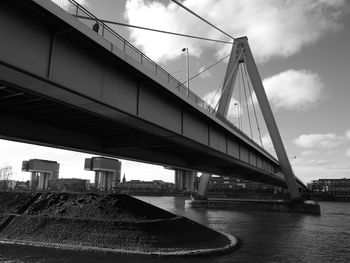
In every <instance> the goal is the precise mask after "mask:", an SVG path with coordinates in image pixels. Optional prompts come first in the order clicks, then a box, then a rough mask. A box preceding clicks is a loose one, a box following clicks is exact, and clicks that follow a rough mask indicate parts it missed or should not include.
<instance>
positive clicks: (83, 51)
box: [0, 0, 304, 198]
mask: <svg viewBox="0 0 350 263" xmlns="http://www.w3.org/2000/svg"><path fill="white" fill-rule="evenodd" d="M67 3H68V4H69V5H68V6H67V7H66V8H65V10H64V9H62V8H61V7H59V6H57V5H56V4H55V3H53V2H51V1H47V0H16V1H1V3H0V7H1V8H0V21H1V25H2V26H1V27H0V33H1V36H2V38H1V41H0V122H1V125H0V137H1V138H4V139H8V140H15V141H21V142H29V143H34V144H40V145H46V146H52V147H58V148H64V149H69V150H79V151H84V152H89V153H94V154H101V155H106V156H112V157H121V158H125V159H129V160H136V161H142V162H146V163H152V164H159V165H164V166H171V167H178V168H184V169H190V170H196V171H201V172H204V173H208V174H217V175H228V176H235V177H239V178H245V179H248V180H253V181H257V182H263V183H267V184H273V185H276V186H281V187H288V188H289V191H290V193H291V197H292V198H299V197H300V194H299V191H298V188H303V187H304V185H303V183H302V182H301V181H300V180H298V179H297V178H295V177H294V174H293V173H292V171H291V167H290V164H289V161H288V158H287V156H286V154H285V150H284V147H283V144H282V141H281V139H280V135H279V132H278V129H277V126H276V124H275V122H274V119H273V115H272V112H271V109H270V107H269V105H268V102H267V99H266V94H265V93H264V91H263V87H262V84H261V80H260V76H259V75H258V71H257V69H256V66H255V63H254V61H253V60H252V55H251V53H250V49H249V45H248V42H247V39H246V38H241V39H237V42H236V44H238V45H234V48H235V49H233V51H232V52H233V54H239V53H240V51H242V52H243V51H244V53H245V55H246V58H248V60H249V59H250V62H249V61H248V60H247V61H246V62H247V63H248V64H249V63H250V64H249V65H250V72H253V73H254V74H255V77H253V79H255V82H256V85H257V86H259V85H260V86H259V88H260V91H261V88H262V91H261V92H262V93H263V94H262V95H264V94H265V100H264V101H263V104H265V110H264V111H265V113H266V114H267V115H266V116H265V115H264V117H265V121H266V120H267V121H268V125H267V126H268V128H269V129H271V130H269V132H270V134H271V135H272V137H273V138H272V140H273V142H274V145H275V148H276V152H277V156H278V159H279V160H277V159H276V158H275V157H273V156H272V155H271V154H270V153H268V152H267V151H266V150H265V149H263V148H262V147H261V146H260V145H258V144H257V143H256V142H255V141H253V140H252V139H251V138H249V137H248V136H247V135H246V134H245V133H243V132H242V131H241V130H239V129H238V128H237V127H236V126H234V125H233V124H231V123H230V122H229V121H228V120H227V119H226V118H225V111H226V110H225V109H221V110H220V107H219V109H218V110H216V109H214V108H212V107H211V106H210V105H208V104H207V103H206V102H204V101H203V100H202V99H201V98H200V97H199V96H197V95H196V94H194V93H193V92H191V91H190V90H188V89H187V88H186V87H185V86H184V85H183V84H182V83H180V82H179V81H178V80H177V79H175V78H174V77H173V76H172V75H171V74H169V73H168V72H166V71H165V70H164V69H163V68H162V67H160V66H159V65H157V64H156V63H154V62H153V61H152V60H151V59H149V58H148V57H147V56H146V55H145V54H143V53H142V52H141V51H139V50H138V49H137V48H135V47H134V46H133V45H131V44H130V43H129V42H128V41H126V40H125V39H123V38H122V37H121V36H119V35H118V34H117V33H116V32H115V31H113V30H112V29H111V28H110V27H109V26H107V25H106V24H105V23H103V22H100V21H99V20H98V19H97V18H96V17H94V16H93V14H91V13H90V12H89V11H88V10H86V9H85V8H84V7H82V6H80V5H78V4H77V3H75V2H74V1H71V0H68V1H67ZM78 16H84V17H90V18H91V19H90V20H86V19H85V20H83V19H78V18H77V17H78ZM95 22H97V23H99V25H100V27H99V32H95V31H94V30H92V25H93V24H94V23H95ZM237 47H239V49H238V50H237ZM231 58H232V55H231ZM240 59H241V57H236V62H234V61H233V62H232V61H231V60H230V63H229V67H228V72H227V74H229V75H230V74H231V73H232V74H234V72H235V70H234V68H233V66H234V64H235V63H238V61H239V60H240ZM230 67H231V69H230ZM254 67H255V68H254ZM227 74H226V75H227ZM259 80H260V83H259ZM227 81H228V82H229V81H230V78H229V79H228V80H227ZM228 90H229V89H228ZM255 92H256V93H258V92H257V90H255ZM258 99H259V98H258ZM259 103H260V104H261V99H259ZM266 103H267V105H266ZM221 104H222V103H221ZM222 105H224V104H222ZM266 107H267V108H266ZM269 110H270V112H269ZM226 112H227V111H226ZM271 118H272V119H271ZM276 146H277V147H276ZM288 165H289V167H288Z"/></svg>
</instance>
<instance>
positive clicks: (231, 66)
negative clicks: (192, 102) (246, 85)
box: [198, 37, 302, 200]
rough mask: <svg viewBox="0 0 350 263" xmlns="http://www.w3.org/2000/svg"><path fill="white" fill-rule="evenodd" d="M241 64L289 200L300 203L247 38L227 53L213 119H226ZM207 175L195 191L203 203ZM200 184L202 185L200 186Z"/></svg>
mask: <svg viewBox="0 0 350 263" xmlns="http://www.w3.org/2000/svg"><path fill="white" fill-rule="evenodd" d="M239 63H245V64H246V68H247V72H248V75H249V78H250V81H251V83H252V86H253V90H254V92H255V95H256V98H257V101H258V103H259V106H260V109H261V112H262V115H263V118H264V121H265V124H266V126H267V129H268V132H269V134H270V137H271V141H272V144H273V146H274V148H275V151H276V155H277V158H278V161H279V163H280V167H281V170H282V172H283V174H284V178H285V180H286V184H287V187H288V190H289V193H290V197H291V199H292V200H300V199H302V197H301V194H300V192H299V189H298V187H297V184H296V180H295V176H294V173H293V170H292V166H291V164H290V162H289V159H288V156H287V153H286V150H285V147H284V145H283V141H282V138H281V135H280V133H279V130H278V127H277V123H276V120H275V118H274V115H273V112H272V110H271V106H270V104H269V101H268V98H267V96H266V92H265V89H264V86H263V84H262V80H261V77H260V74H259V71H258V68H257V66H256V63H255V60H254V57H253V54H252V52H251V49H250V46H249V44H248V38H247V37H241V38H236V39H235V41H234V44H233V47H232V50H231V56H230V60H229V63H228V65H227V69H226V74H225V79H224V83H223V87H222V92H221V97H220V99H219V102H218V110H217V115H221V116H223V117H225V118H227V115H228V109H229V106H230V102H231V98H232V94H233V89H234V86H235V81H236V77H237V71H238V64H239ZM210 178H211V175H209V174H203V175H202V178H201V182H200V185H199V187H198V198H199V199H205V198H206V194H207V188H208V186H209V182H210ZM202 181H203V182H202Z"/></svg>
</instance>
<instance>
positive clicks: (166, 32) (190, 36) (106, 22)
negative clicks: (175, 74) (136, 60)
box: [73, 15, 233, 45]
mask: <svg viewBox="0 0 350 263" xmlns="http://www.w3.org/2000/svg"><path fill="white" fill-rule="evenodd" d="M73 16H75V17H76V18H81V19H87V20H96V19H94V18H91V17H88V16H80V15H73ZM98 21H99V22H102V23H105V24H112V25H118V26H126V27H132V28H137V29H142V30H148V31H153V32H157V33H163V34H169V35H175V36H180V37H188V38H195V39H200V40H206V41H212V42H217V43H224V44H231V45H232V44H233V42H229V41H224V40H218V39H213V38H206V37H199V36H193V35H186V34H181V33H176V32H170V31H164V30H159V29H154V28H148V27H142V26H135V25H130V24H125V23H121V22H115V21H110V20H104V19H98Z"/></svg>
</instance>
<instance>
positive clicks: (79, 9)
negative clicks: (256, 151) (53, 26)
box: [51, 0, 284, 177]
mask: <svg viewBox="0 0 350 263" xmlns="http://www.w3.org/2000/svg"><path fill="white" fill-rule="evenodd" d="M51 1H52V2H54V3H55V4H56V5H58V6H59V7H61V8H62V9H64V10H65V11H66V12H68V13H70V14H71V15H72V16H74V17H75V18H76V19H77V20H79V21H80V22H82V23H83V24H85V25H86V26H88V27H89V28H90V29H91V30H92V29H93V26H94V25H95V24H98V28H97V30H96V34H99V35H100V36H102V37H103V38H104V39H106V40H108V41H109V42H110V43H111V49H110V51H111V52H113V50H114V49H115V48H118V49H119V50H120V51H122V52H124V53H125V54H127V55H128V56H129V57H130V58H132V59H133V60H134V61H136V62H138V63H139V64H140V65H143V66H144V67H146V68H148V69H149V70H150V71H152V72H153V73H154V74H155V75H157V76H158V77H160V78H161V79H163V80H165V81H166V82H167V83H168V84H169V85H170V86H172V87H173V88H174V89H176V90H178V91H179V92H180V93H182V94H183V95H184V96H186V97H188V99H189V100H191V101H192V102H194V103H195V104H196V105H197V106H198V107H199V108H201V109H203V110H205V111H206V112H208V113H209V114H211V115H213V116H214V117H216V118H217V119H219V120H220V121H222V122H223V123H225V124H226V125H228V126H229V127H230V128H232V129H233V130H235V131H236V132H237V133H239V134H240V135H241V136H243V137H244V138H245V139H247V140H248V141H250V142H252V143H253V144H254V145H255V146H256V147H258V148H260V149H261V150H262V151H264V152H265V153H267V154H268V155H270V156H271V154H269V153H268V152H267V151H266V150H265V149H263V148H262V147H261V146H260V145H259V144H257V143H256V142H255V141H254V140H253V139H251V138H250V137H249V136H248V135H246V134H245V133H244V132H243V131H241V130H240V129H238V128H237V127H236V126H235V125H234V124H232V123H231V122H230V121H229V120H227V118H226V117H225V116H223V115H221V114H218V112H217V111H216V110H215V109H214V108H213V107H212V106H210V105H209V104H208V103H207V102H205V101H204V100H203V99H202V98H201V97H199V96H198V95H197V94H195V93H194V92H192V91H191V90H190V89H188V88H187V87H186V86H185V85H184V84H183V83H181V82H180V81H179V80H177V79H176V78H175V77H173V76H172V75H171V74H170V73H168V72H167V71H166V70H165V69H163V68H162V67H161V66H159V65H158V64H157V63H155V62H154V61H153V60H151V59H150V58H149V57H147V56H146V55H145V54H144V53H142V52H141V51H140V50H139V49H137V48H136V47H134V46H133V45H132V44H131V43H130V42H128V41H127V40H126V39H125V38H123V37H122V36H120V35H119V34H118V33H117V32H115V31H114V30H113V29H112V28H110V27H109V26H108V25H107V24H105V23H104V22H102V21H100V20H99V19H98V18H97V17H96V16H94V15H93V14H92V13H90V12H89V11H88V10H87V9H86V8H84V7H83V6H82V5H80V4H79V3H77V2H75V1H74V0H51ZM82 17H87V18H88V19H84V18H82ZM271 157H272V156H271ZM272 158H274V157H272ZM278 177H284V176H283V175H281V174H280V173H279V174H278Z"/></svg>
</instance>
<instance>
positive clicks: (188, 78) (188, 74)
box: [181, 47, 190, 96]
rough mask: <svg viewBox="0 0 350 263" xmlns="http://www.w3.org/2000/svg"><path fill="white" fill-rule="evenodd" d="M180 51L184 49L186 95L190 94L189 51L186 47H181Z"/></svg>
mask: <svg viewBox="0 0 350 263" xmlns="http://www.w3.org/2000/svg"><path fill="white" fill-rule="evenodd" d="M181 51H182V52H185V51H186V62H187V63H186V67H187V89H188V91H187V95H188V96H189V95H190V58H189V53H188V47H187V48H186V47H185V48H183V49H182V50H181Z"/></svg>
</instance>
